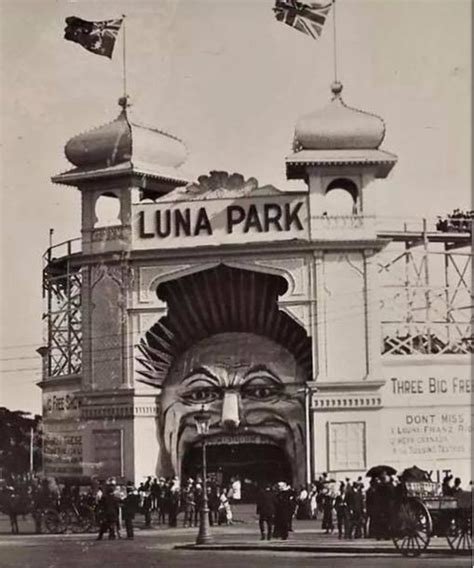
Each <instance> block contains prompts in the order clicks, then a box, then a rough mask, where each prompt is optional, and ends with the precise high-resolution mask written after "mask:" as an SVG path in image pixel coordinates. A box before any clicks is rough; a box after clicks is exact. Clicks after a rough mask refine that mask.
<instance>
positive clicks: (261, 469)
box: [181, 438, 293, 502]
mask: <svg viewBox="0 0 474 568" xmlns="http://www.w3.org/2000/svg"><path fill="white" fill-rule="evenodd" d="M229 439H231V438H229ZM237 440H238V438H236V439H235V441H234V443H230V444H229V443H228V440H227V442H226V441H225V440H222V441H215V442H212V441H211V443H209V444H207V445H206V462H207V473H208V476H209V478H210V479H212V480H213V481H215V483H216V484H217V485H219V486H224V487H228V486H229V485H230V483H231V480H232V479H233V478H236V477H238V478H239V479H240V480H241V483H242V502H255V498H256V496H257V492H258V489H259V488H260V487H262V486H264V485H266V484H268V483H271V484H275V483H277V482H278V481H286V482H288V483H292V481H293V479H292V477H293V476H292V468H291V464H290V461H289V459H288V456H287V455H286V453H285V451H284V450H283V449H282V448H281V447H279V446H277V445H274V444H271V443H251V442H247V443H244V442H242V443H237ZM198 476H201V477H202V444H200V443H198V444H195V445H193V446H191V447H190V448H189V449H188V450H187V451H186V453H185V454H184V457H183V462H182V467H181V479H183V480H184V479H187V478H189V477H191V478H193V479H196V477H198Z"/></svg>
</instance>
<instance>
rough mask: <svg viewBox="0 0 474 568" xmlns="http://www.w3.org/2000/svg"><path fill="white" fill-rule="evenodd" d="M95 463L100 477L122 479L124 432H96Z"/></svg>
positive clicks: (94, 438) (94, 433) (94, 435)
mask: <svg viewBox="0 0 474 568" xmlns="http://www.w3.org/2000/svg"><path fill="white" fill-rule="evenodd" d="M93 440H94V461H95V466H96V473H97V475H98V476H100V477H104V478H105V477H121V476H122V475H123V465H122V462H123V460H122V431H121V430H94V432H93Z"/></svg>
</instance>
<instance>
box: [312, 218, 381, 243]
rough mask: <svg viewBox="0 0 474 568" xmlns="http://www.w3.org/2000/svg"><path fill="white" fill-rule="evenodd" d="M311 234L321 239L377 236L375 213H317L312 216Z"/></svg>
mask: <svg viewBox="0 0 474 568" xmlns="http://www.w3.org/2000/svg"><path fill="white" fill-rule="evenodd" d="M311 235H312V239H313V240H319V239H330V240H333V239H337V240H345V239H354V238H360V239H371V238H375V237H376V236H377V226H376V219H375V216H373V215H316V216H312V217H311Z"/></svg>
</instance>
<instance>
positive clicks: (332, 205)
mask: <svg viewBox="0 0 474 568" xmlns="http://www.w3.org/2000/svg"><path fill="white" fill-rule="evenodd" d="M358 198H359V191H358V189H357V186H356V184H355V183H354V182H353V181H352V180H349V179H346V178H338V179H335V180H333V181H332V182H331V183H330V184H329V185H328V187H327V189H326V213H327V214H328V215H335V216H337V215H357V213H358V205H359V199H358Z"/></svg>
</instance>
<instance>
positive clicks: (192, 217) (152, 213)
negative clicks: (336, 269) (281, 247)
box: [133, 197, 307, 248]
mask: <svg viewBox="0 0 474 568" xmlns="http://www.w3.org/2000/svg"><path fill="white" fill-rule="evenodd" d="M223 201H224V203H223ZM225 201H227V200H213V201H206V202H204V201H200V202H191V203H190V202H188V203H170V204H165V203H163V204H160V205H158V204H144V205H137V206H136V211H135V213H136V214H135V223H134V226H133V227H134V229H133V236H134V242H135V244H136V246H138V248H149V247H151V246H154V245H156V246H159V247H171V246H175V245H176V246H177V245H183V244H186V246H202V245H206V244H229V243H239V242H250V241H265V240H267V241H268V240H272V241H273V240H291V239H304V238H306V231H307V208H306V202H305V200H304V199H301V197H300V198H297V199H294V198H291V197H289V198H286V199H285V198H279V197H274V198H270V199H268V200H263V199H258V200H255V199H245V198H243V199H239V200H228V202H227V203H225Z"/></svg>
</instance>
